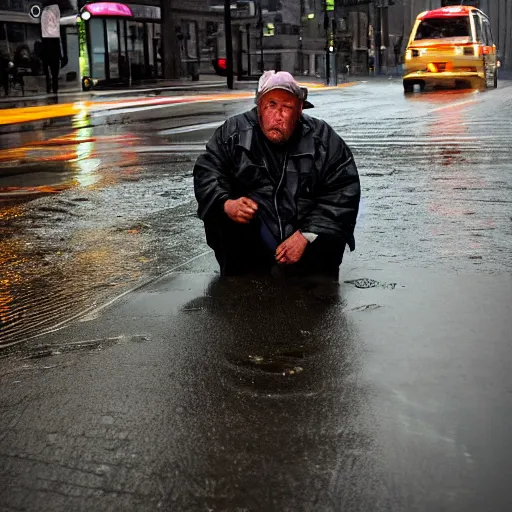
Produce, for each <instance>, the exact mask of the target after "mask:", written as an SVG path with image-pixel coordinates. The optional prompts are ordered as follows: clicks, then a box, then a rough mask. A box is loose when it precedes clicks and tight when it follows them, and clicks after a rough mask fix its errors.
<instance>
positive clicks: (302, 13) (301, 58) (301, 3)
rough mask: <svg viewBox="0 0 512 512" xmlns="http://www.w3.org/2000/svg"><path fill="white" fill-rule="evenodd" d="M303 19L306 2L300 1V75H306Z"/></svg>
mask: <svg viewBox="0 0 512 512" xmlns="http://www.w3.org/2000/svg"><path fill="white" fill-rule="evenodd" d="M303 19H304V0H300V21H299V23H300V25H299V74H300V76H302V75H303V74H304V57H303V41H302V40H303V37H304V31H303Z"/></svg>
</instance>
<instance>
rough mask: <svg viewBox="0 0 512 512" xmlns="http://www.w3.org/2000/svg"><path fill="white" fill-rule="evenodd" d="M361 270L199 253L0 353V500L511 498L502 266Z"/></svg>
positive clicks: (273, 505) (482, 505)
mask: <svg viewBox="0 0 512 512" xmlns="http://www.w3.org/2000/svg"><path fill="white" fill-rule="evenodd" d="M378 266H379V267H381V270H370V269H368V268H361V267H359V268H357V267H356V268H352V269H351V270H350V271H349V272H348V273H347V270H346V269H345V275H344V276H343V280H344V281H346V282H345V283H344V284H343V285H342V288H341V291H340V295H339V296H338V297H337V298H335V297H334V298H333V297H332V296H331V297H324V296H322V294H321V293H320V294H319V293H315V290H314V289H311V290H308V289H305V288H301V287H293V286H290V285H286V284H283V283H281V282H279V281H261V280H260V281H258V280H254V279H253V280H250V279H247V280H244V279H235V280H229V281H224V282H220V281H218V279H216V276H215V274H214V273H213V270H214V268H215V265H214V263H213V258H212V256H211V254H207V255H204V256H200V257H198V258H195V259H193V260H191V261H189V262H188V263H187V262H185V263H184V264H183V265H181V266H179V267H177V268H175V269H174V270H173V271H172V272H170V273H169V274H167V275H166V276H164V277H162V278H160V279H158V280H156V281H154V282H152V283H149V284H147V285H146V286H144V287H142V288H140V289H138V290H135V291H133V292H132V293H131V294H128V295H125V296H122V297H120V298H119V300H118V301H117V302H115V303H112V304H110V306H108V307H106V308H101V307H100V308H97V309H95V310H91V311H90V312H89V314H88V315H86V316H84V317H83V318H82V319H81V321H78V320H77V321H75V322H73V323H71V324H70V325H68V326H67V327H66V328H65V329H63V330H60V331H57V332H54V333H52V334H48V335H46V336H43V337H42V338H41V339H40V340H39V341H38V346H37V345H36V346H34V345H32V348H29V346H27V349H28V350H25V351H22V352H20V353H19V354H18V356H16V357H12V356H11V357H10V358H8V359H4V360H1V361H0V386H1V388H2V394H1V396H0V407H1V410H2V416H1V418H0V426H1V429H0V432H1V434H0V468H1V471H0V488H1V489H2V492H1V496H0V508H2V509H6V510H25V511H32V510H33V511H35V510H38V511H43V512H44V511H52V512H58V511H67V510H73V511H90V510H95V511H98V512H101V511H106V510H114V509H115V510H123V511H126V512H129V511H132V510H133V511H135V510H187V511H190V512H195V511H203V510H258V511H260V510H261V511H267V510H268V511H273V510H322V511H324V510H325V511H328V510H338V509H339V508H340V507H342V508H344V509H347V510H352V511H367V510H393V511H395V512H402V511H403V512H406V511H410V510H449V511H453V512H458V511H464V512H480V511H481V510H486V509H489V507H490V508H491V509H492V510H510V508H511V506H512V497H511V495H510V492H509V479H508V477H507V475H509V474H510V470H511V466H510V461H509V456H508V450H507V447H508V446H509V445H510V431H511V429H512V414H511V408H510V396H509V393H507V389H511V387H512V378H511V373H510V372H509V371H508V366H507V364H506V362H507V361H510V355H511V354H510V352H511V348H510V343H509V341H510V340H509V336H508V334H509V333H510V332H511V330H512V320H511V319H512V309H511V304H512V303H511V302H510V300H509V295H510V286H511V277H510V275H502V276H499V275H496V276H489V275H453V274H451V275H446V274H444V273H442V272H437V271H436V272H434V273H433V272H429V271H425V270H421V269H418V270H411V269H409V270H404V269H402V268H401V267H400V266H390V267H389V268H386V269H382V266H381V265H378ZM342 268H343V267H342ZM361 278H364V279H361ZM31 343H33V342H31ZM507 404H509V405H507ZM418 461H420V463H418ZM334 504H337V505H336V506H335V505H334ZM347 504H350V505H347ZM338 505H339V506H338Z"/></svg>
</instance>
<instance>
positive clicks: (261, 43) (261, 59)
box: [258, 0, 265, 74]
mask: <svg viewBox="0 0 512 512" xmlns="http://www.w3.org/2000/svg"><path fill="white" fill-rule="evenodd" d="M258 11H259V13H258V27H259V29H260V72H261V74H263V73H264V72H265V65H264V64H263V13H262V12H261V0H260V1H259V5H258Z"/></svg>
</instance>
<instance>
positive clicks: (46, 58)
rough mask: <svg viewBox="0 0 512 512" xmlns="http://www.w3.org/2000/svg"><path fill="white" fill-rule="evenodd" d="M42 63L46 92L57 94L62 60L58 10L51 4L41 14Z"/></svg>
mask: <svg viewBox="0 0 512 512" xmlns="http://www.w3.org/2000/svg"><path fill="white" fill-rule="evenodd" d="M41 35H42V61H43V70H44V74H45V77H46V92H47V93H48V94H50V92H53V94H57V92H58V90H59V71H60V65H61V60H62V58H63V55H62V51H61V44H60V8H59V6H58V5H57V4H51V5H48V6H47V7H44V8H43V12H42V13H41Z"/></svg>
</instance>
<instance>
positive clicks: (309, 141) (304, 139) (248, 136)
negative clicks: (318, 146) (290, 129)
mask: <svg viewBox="0 0 512 512" xmlns="http://www.w3.org/2000/svg"><path fill="white" fill-rule="evenodd" d="M244 117H245V118H246V120H247V122H248V124H247V126H246V127H240V128H241V129H240V132H239V141H238V145H239V146H241V147H243V148H244V149H246V150H247V151H248V152H249V153H250V152H251V148H252V145H253V137H254V130H255V128H256V127H257V126H258V112H257V108H256V107H254V108H253V109H252V110H249V111H248V112H246V113H245V115H244ZM298 122H299V124H300V126H301V128H302V136H301V137H300V138H299V140H298V141H297V142H296V143H295V144H294V145H293V147H292V148H291V150H290V156H292V157H293V156H311V157H312V158H313V157H314V156H315V141H314V137H313V133H312V128H311V124H310V121H309V117H308V116H304V115H302V116H301V117H300V119H299V121H298Z"/></svg>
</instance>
